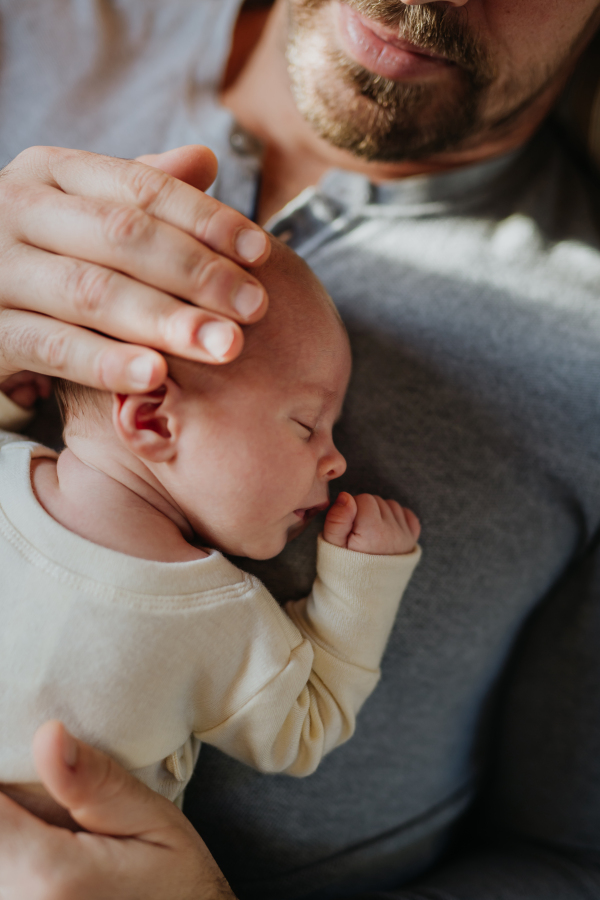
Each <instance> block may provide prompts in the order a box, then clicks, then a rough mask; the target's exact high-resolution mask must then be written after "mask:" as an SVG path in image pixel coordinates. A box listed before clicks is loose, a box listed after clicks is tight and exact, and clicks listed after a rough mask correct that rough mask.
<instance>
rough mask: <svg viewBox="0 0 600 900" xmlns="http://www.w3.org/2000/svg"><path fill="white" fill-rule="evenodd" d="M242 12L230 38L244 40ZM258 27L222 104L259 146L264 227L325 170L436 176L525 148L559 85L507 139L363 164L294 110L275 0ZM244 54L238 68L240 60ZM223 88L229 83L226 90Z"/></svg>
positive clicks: (243, 45)
mask: <svg viewBox="0 0 600 900" xmlns="http://www.w3.org/2000/svg"><path fill="white" fill-rule="evenodd" d="M247 15H248V13H244V12H243V11H242V13H241V15H240V19H239V21H238V26H237V34H238V35H239V34H240V33H243V31H244V27H245V18H244V17H245V16H247ZM263 15H264V28H263V29H262V32H261V29H260V24H261V20H260V18H258V19H257V13H256V12H254V13H253V20H252V33H253V35H255V36H256V38H255V39H256V44H255V46H254V48H253V50H252V51H250V48H249V46H248V42H247V41H245V42H240V41H238V40H234V43H233V52H232V59H231V60H230V66H229V72H230V73H234V75H233V78H232V77H230V78H229V79H228V81H226V82H225V86H224V89H223V91H222V93H221V101H222V103H223V104H224V105H225V106H226V107H228V108H229V109H230V110H231V111H232V112H233V114H234V115H235V116H236V118H237V120H238V122H239V123H240V125H242V126H243V127H244V128H245V129H246V130H247V131H249V132H250V133H252V134H254V135H256V137H258V138H259V139H260V140H261V141H262V143H263V144H264V146H265V160H264V167H263V173H262V184H261V196H260V201H259V212H258V220H259V222H261V223H263V224H264V222H266V221H267V220H268V219H269V218H270V217H271V215H273V214H274V213H276V212H278V211H279V210H280V209H281V208H282V207H283V206H285V204H286V203H288V202H289V201H290V200H292V199H293V198H294V197H296V196H297V195H298V194H299V193H300V192H301V191H302V190H304V188H306V187H309V186H311V185H315V184H317V183H318V181H319V180H320V178H321V177H322V176H323V175H324V174H325V172H326V171H327V170H328V169H330V168H341V169H348V170H350V171H354V172H358V173H361V174H364V175H366V176H367V177H368V178H369V179H370V180H371V181H373V182H381V181H386V180H389V179H396V178H406V177H409V176H412V175H423V174H435V173H437V172H444V171H448V170H450V169H455V168H459V167H463V166H468V165H473V164H476V163H479V162H484V161H485V160H488V159H493V158H494V157H497V156H501V155H503V154H504V153H508V152H510V151H511V150H514V149H516V148H517V147H520V146H522V145H523V144H525V143H526V142H527V141H528V140H529V138H530V137H531V136H532V135H533V134H534V133H535V131H536V130H537V129H538V127H539V125H540V124H541V122H542V121H543V119H544V118H545V116H546V115H547V113H548V111H549V110H550V109H551V107H552V105H553V103H554V101H555V98H556V96H557V94H558V92H559V90H560V87H561V84H562V80H561V84H558V85H554V84H552V85H550V86H549V88H548V90H546V91H545V92H544V93H543V94H542V95H540V96H539V97H538V98H537V100H536V101H535V103H534V104H533V105H532V106H530V107H529V108H528V109H527V111H526V115H523V116H521V117H520V119H519V120H518V121H516V122H515V123H513V125H512V126H511V128H510V130H509V131H508V132H507V133H504V134H501V135H497V136H490V137H489V138H488V139H487V140H485V139H483V140H482V141H481V142H479V143H478V144H477V145H476V146H473V147H471V148H469V149H465V150H462V151H460V152H456V153H447V154H440V155H439V156H437V157H435V158H431V159H424V160H418V161H403V162H399V163H379V162H368V161H366V160H363V159H360V158H359V157H356V156H354V155H353V154H351V153H349V152H348V151H345V150H340V149H338V148H337V147H334V146H333V145H331V144H330V143H328V142H327V141H325V140H323V139H322V138H320V137H319V136H318V135H317V134H316V133H315V131H314V130H313V129H312V127H311V126H310V125H309V124H308V122H306V120H305V119H304V118H303V117H302V116H301V115H300V113H299V112H298V110H297V108H296V104H295V102H294V99H293V95H292V92H291V88H290V82H289V77H288V71H287V63H286V56H285V49H286V33H287V23H286V9H285V4H284V2H282V0H280V2H278V3H276V5H275V7H274V8H273V9H272V11H270V12H268V11H267V12H266V13H263ZM243 55H245V57H246V60H245V63H244V62H243V61H242V56H243ZM228 82H229V83H228Z"/></svg>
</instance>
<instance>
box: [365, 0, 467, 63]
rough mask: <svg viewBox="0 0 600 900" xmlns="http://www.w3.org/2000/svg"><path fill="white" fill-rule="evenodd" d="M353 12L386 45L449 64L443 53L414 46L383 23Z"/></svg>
mask: <svg viewBox="0 0 600 900" xmlns="http://www.w3.org/2000/svg"><path fill="white" fill-rule="evenodd" d="M353 12H354V14H355V15H356V16H358V17H359V18H360V19H362V21H363V23H364V25H365V27H366V28H368V29H369V30H370V31H372V32H373V34H375V35H377V37H378V38H380V40H382V41H385V42H386V44H391V45H392V46H393V47H397V48H398V50H405V51H406V52H407V53H418V54H419V55H420V56H429V57H430V58H431V59H439V60H441V61H442V62H449V60H448V57H446V56H443V54H441V53H434V51H433V50H428V49H427V47H420V46H419V45H418V44H412V43H411V42H410V41H406V40H404V38H401V37H399V35H398V32H397V31H394V30H393V29H391V28H389V26H387V25H383V24H382V23H381V22H378V21H377V19H371V18H369V16H363V15H362V14H361V13H358V12H356V10H353Z"/></svg>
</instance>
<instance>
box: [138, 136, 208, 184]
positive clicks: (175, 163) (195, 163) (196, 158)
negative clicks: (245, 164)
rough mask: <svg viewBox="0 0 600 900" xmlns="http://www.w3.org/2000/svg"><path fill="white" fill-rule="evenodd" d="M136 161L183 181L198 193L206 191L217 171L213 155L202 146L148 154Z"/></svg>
mask: <svg viewBox="0 0 600 900" xmlns="http://www.w3.org/2000/svg"><path fill="white" fill-rule="evenodd" d="M137 161H138V162H141V163H145V164H146V165H147V166H153V167H154V168H155V169H160V170H161V172H166V173H167V174H168V175H172V176H173V177H174V178H178V179H179V180H180V181H185V183H186V184H189V185H191V187H195V188H196V189H197V190H199V191H206V190H208V188H209V187H210V186H211V184H212V183H213V181H214V180H215V178H216V177H217V171H218V169H219V164H218V162H217V157H216V156H215V154H214V153H213V152H212V150H209V148H208V147H203V146H202V144H188V145H187V146H186V147H177V148H176V149H175V150H167V152H166V153H149V154H147V155H146V156H138V157H137Z"/></svg>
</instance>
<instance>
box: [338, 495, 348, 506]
mask: <svg viewBox="0 0 600 900" xmlns="http://www.w3.org/2000/svg"><path fill="white" fill-rule="evenodd" d="M348 500H349V497H348V494H345V493H344V494H338V498H337V500H336V501H335V502H336V503H339V504H340V506H348Z"/></svg>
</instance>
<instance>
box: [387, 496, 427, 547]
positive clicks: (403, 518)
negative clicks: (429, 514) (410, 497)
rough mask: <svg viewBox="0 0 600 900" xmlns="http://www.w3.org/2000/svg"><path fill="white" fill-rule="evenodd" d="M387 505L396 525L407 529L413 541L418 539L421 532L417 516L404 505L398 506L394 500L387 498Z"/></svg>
mask: <svg viewBox="0 0 600 900" xmlns="http://www.w3.org/2000/svg"><path fill="white" fill-rule="evenodd" d="M387 504H388V507H389V508H390V510H391V511H392V513H393V515H394V518H395V520H396V522H397V523H398V525H400V527H401V528H403V529H408V531H410V533H411V534H412V536H413V537H414V539H415V541H418V540H419V536H420V534H421V523H420V522H419V520H418V518H417V516H416V515H415V514H414V512H413V511H412V509H407V507H405V506H400V504H399V503H397V502H396V500H388V501H387Z"/></svg>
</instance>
